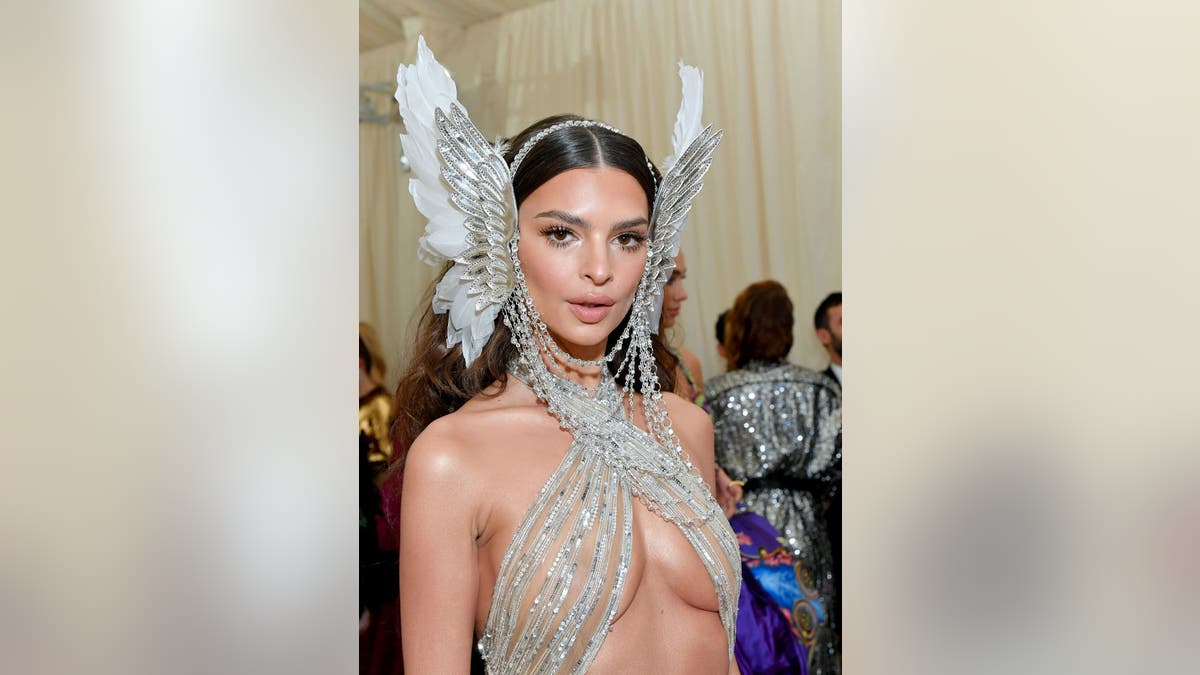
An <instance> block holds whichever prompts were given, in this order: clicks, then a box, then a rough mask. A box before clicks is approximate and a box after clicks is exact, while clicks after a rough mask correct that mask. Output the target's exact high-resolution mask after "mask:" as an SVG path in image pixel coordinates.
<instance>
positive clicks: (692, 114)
mask: <svg viewBox="0 0 1200 675" xmlns="http://www.w3.org/2000/svg"><path fill="white" fill-rule="evenodd" d="M679 79H680V80H681V81H682V83H683V96H682V99H681V100H680V102H679V113H678V114H676V116H675V130H674V131H673V132H672V133H671V154H670V155H668V156H667V158H666V159H664V160H663V165H662V169H663V180H662V185H660V186H659V189H658V196H657V198H656V199H655V202H654V214H653V215H652V216H651V218H650V222H651V224H652V226H653V229H654V240H655V242H656V244H657V245H656V246H653V247H652V248H651V251H650V256H651V259H650V261H649V263H650V265H651V271H652V273H653V274H654V275H655V277H654V278H653V279H652V282H653V283H654V286H653V287H652V293H653V295H652V296H651V302H650V330H651V331H652V332H654V333H657V332H658V324H659V320H660V319H661V317H662V305H663V287H664V286H665V285H666V283H667V280H668V279H670V278H671V271H672V270H674V269H675V256H676V255H678V254H679V246H680V243H681V242H682V235H681V233H682V230H683V226H684V224H685V223H686V222H687V214H688V211H689V210H690V209H691V205H692V200H693V199H694V198H695V197H696V194H697V193H698V192H699V191H700V187H701V179H702V178H703V177H704V174H705V172H706V171H708V167H709V165H711V164H712V152H713V150H715V149H716V146H717V143H719V142H720V141H721V132H720V131H717V132H713V131H712V127H711V126H709V127H704V126H702V123H701V121H700V118H701V116H702V114H703V112H704V74H703V73H701V72H700V69H699V68H696V67H695V66H689V65H686V64H685V63H684V62H683V61H680V62H679Z"/></svg>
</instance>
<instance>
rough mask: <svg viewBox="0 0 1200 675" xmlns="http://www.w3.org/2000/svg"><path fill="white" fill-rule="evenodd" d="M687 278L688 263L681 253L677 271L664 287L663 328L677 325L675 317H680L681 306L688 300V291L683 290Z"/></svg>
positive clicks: (678, 257)
mask: <svg viewBox="0 0 1200 675" xmlns="http://www.w3.org/2000/svg"><path fill="white" fill-rule="evenodd" d="M686 278H687V263H685V262H684V261H683V253H682V252H680V254H679V255H677V256H675V269H674V270H673V271H672V272H671V278H670V279H668V280H667V284H666V285H665V286H663V312H662V325H663V328H670V327H671V326H674V325H675V317H677V316H679V306H680V305H682V304H683V301H684V300H687V297H688V294H687V291H685V290H684V289H683V280H684V279H686Z"/></svg>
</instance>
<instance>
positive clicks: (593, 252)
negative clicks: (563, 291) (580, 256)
mask: <svg viewBox="0 0 1200 675" xmlns="http://www.w3.org/2000/svg"><path fill="white" fill-rule="evenodd" d="M585 249H586V250H585V253H584V257H585V260H584V262H583V276H584V277H586V278H587V279H590V280H591V282H592V283H593V284H595V285H597V286H603V285H604V284H606V283H608V282H609V281H611V280H612V277H613V270H612V261H610V260H609V259H608V250H607V247H606V246H605V245H604V243H603V242H601V243H599V244H592V245H590V246H586V247H585Z"/></svg>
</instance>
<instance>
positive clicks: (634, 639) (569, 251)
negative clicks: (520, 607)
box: [400, 167, 737, 674]
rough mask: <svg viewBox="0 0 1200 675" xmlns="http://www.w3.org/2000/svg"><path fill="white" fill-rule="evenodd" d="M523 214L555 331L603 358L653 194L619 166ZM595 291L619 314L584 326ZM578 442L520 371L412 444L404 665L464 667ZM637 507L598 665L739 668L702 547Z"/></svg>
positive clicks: (699, 458)
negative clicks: (519, 537)
mask: <svg viewBox="0 0 1200 675" xmlns="http://www.w3.org/2000/svg"><path fill="white" fill-rule="evenodd" d="M518 217H519V227H520V233H521V239H520V244H519V249H518V255H519V256H520V259H521V265H522V268H523V269H524V271H525V276H526V280H527V282H528V285H529V291H530V295H531V297H532V298H533V300H534V303H535V306H536V307H537V308H538V312H539V313H540V314H541V315H542V319H543V321H545V323H546V325H547V328H548V329H549V330H550V333H551V334H552V335H553V336H554V337H555V339H556V341H557V342H558V343H559V345H560V346H561V347H562V348H563V349H564V350H565V351H566V352H567V353H569V354H571V355H572V356H575V357H577V358H583V359H596V358H599V357H600V356H602V355H603V353H604V348H605V342H606V340H607V338H608V335H609V333H611V332H612V330H613V329H615V328H616V327H617V325H619V323H620V321H621V319H622V318H623V317H624V315H625V314H626V313H627V312H628V309H629V307H630V306H631V305H632V302H633V295H634V292H635V290H636V288H637V283H638V280H639V278H640V276H641V273H642V268H643V267H644V265H645V261H646V241H645V238H646V237H647V236H648V223H647V219H648V217H649V208H648V205H647V203H646V196H645V192H644V191H643V190H642V189H641V187H640V185H639V184H638V183H637V181H636V180H634V179H633V178H632V177H631V176H629V175H628V174H626V173H624V172H622V171H619V170H617V169H612V168H608V167H602V168H593V169H573V170H571V171H567V172H564V173H562V174H560V175H558V176H556V177H555V178H553V179H551V180H550V181H547V182H546V183H545V184H544V185H542V186H541V187H540V188H538V189H537V190H535V191H534V192H533V193H532V194H530V195H529V197H528V198H527V199H526V200H525V201H524V202H523V203H522V204H521V205H520V207H519V209H518ZM595 296H605V297H607V298H608V299H610V300H611V301H612V310H611V311H610V312H609V313H608V315H607V316H605V317H603V318H602V319H600V320H598V321H592V322H589V321H585V320H581V319H580V318H579V317H578V316H577V315H576V313H575V312H574V311H573V310H572V308H571V305H572V300H573V299H578V298H579V297H595ZM568 375H569V376H571V377H572V378H573V379H576V380H577V381H579V382H580V383H582V384H585V385H591V384H595V382H596V381H597V380H598V378H599V375H598V373H597V372H588V371H587V370H582V371H581V370H576V369H573V368H570V367H568ZM663 399H664V402H665V404H666V406H667V410H668V413H669V414H670V416H671V419H672V423H673V425H674V428H675V430H676V433H677V434H678V435H679V438H680V441H681V443H682V445H683V447H684V450H685V451H686V452H687V453H688V455H689V457H690V458H691V460H692V462H693V463H694V464H695V467H696V468H695V470H696V471H697V472H698V473H699V475H701V476H707V477H708V479H707V480H708V484H709V488H710V489H714V488H715V485H714V477H715V469H714V464H713V436H712V426H711V424H710V422H709V420H708V417H707V416H706V415H705V414H704V412H703V411H702V410H700V409H699V408H697V407H696V406H694V405H692V404H691V403H690V402H687V401H684V400H683V399H681V398H679V397H678V396H675V395H674V394H670V393H665V394H664V395H663ZM635 419H636V417H635ZM639 423H640V422H639ZM571 442H572V438H571V435H570V434H569V433H567V432H565V431H563V430H562V429H561V428H560V427H559V424H558V420H557V419H556V418H554V417H553V416H552V415H550V414H549V412H548V411H547V410H546V407H545V406H544V405H543V404H542V403H541V402H540V401H538V399H537V397H536V396H535V395H534V393H533V392H532V391H531V390H530V389H529V388H528V387H527V386H525V385H524V384H523V383H521V382H520V381H518V380H516V379H515V378H509V380H508V382H507V386H505V387H504V388H503V390H501V388H500V387H499V385H498V384H493V385H492V387H490V388H489V389H488V390H486V391H485V392H483V394H481V395H480V396H477V397H475V398H474V399H472V400H471V401H468V402H467V403H466V404H465V405H463V406H462V407H461V408H460V409H459V410H457V411H455V412H454V413H452V414H449V415H446V416H445V417H442V418H439V419H438V420H436V421H434V422H433V423H432V424H430V425H429V426H428V427H427V428H426V429H425V431H423V432H422V433H421V435H420V436H419V437H418V438H417V439H416V441H415V442H414V443H413V445H412V447H411V448H410V450H409V453H408V456H407V459H406V464H405V475H404V488H403V494H404V508H403V509H401V524H400V529H401V542H402V546H401V547H400V603H401V630H402V632H403V635H404V660H405V666H406V668H407V669H409V670H411V671H412V672H417V673H467V672H468V671H469V663H470V651H471V649H473V647H474V643H475V639H476V637H477V636H478V635H479V634H480V633H481V632H482V629H483V627H484V626H485V624H486V621H487V615H488V610H489V608H490V604H491V596H492V591H493V587H494V584H495V580H496V576H497V574H498V572H499V569H500V563H501V561H502V558H503V556H504V551H505V549H506V548H507V546H508V544H509V542H510V541H511V539H512V536H513V533H514V532H515V530H516V528H517V527H518V525H519V524H520V521H521V519H522V518H523V517H524V515H525V512H526V511H527V510H528V509H529V507H530V505H531V504H532V503H533V501H534V499H535V497H536V495H537V492H538V490H539V489H540V488H541V486H542V484H543V483H544V482H545V481H546V479H547V478H548V477H549V476H550V474H551V473H553V471H554V470H555V469H556V468H557V466H558V464H559V462H560V461H561V460H562V457H563V455H564V453H565V451H566V449H567V448H568V446H569V445H570V443H571ZM634 503H635V509H634V523H633V528H634V550H633V558H632V564H631V568H630V571H629V577H628V580H627V582H626V587H625V589H624V591H623V594H622V596H621V599H620V602H619V608H618V618H617V620H616V621H615V623H614V625H613V629H612V631H611V632H610V633H609V634H608V637H607V638H606V639H605V642H604V646H603V647H602V648H601V650H600V653H599V655H598V657H597V659H596V661H595V662H594V664H593V666H592V668H591V669H590V670H589V672H591V673H601V674H603V673H625V672H656V673H727V672H728V673H733V672H737V668H736V665H735V664H733V663H727V662H726V660H725V657H726V640H725V631H724V628H723V627H722V625H721V621H720V617H719V615H718V613H717V597H716V591H715V590H714V588H713V585H712V581H711V579H710V578H709V576H708V573H707V572H706V571H705V569H704V566H703V564H702V563H701V561H700V559H699V557H698V556H697V555H696V553H695V551H694V549H692V547H691V545H690V544H688V542H687V540H686V539H685V538H684V537H683V535H682V534H681V533H680V531H679V530H678V529H677V528H676V527H675V526H674V525H671V524H670V523H668V522H666V521H664V520H662V519H661V518H660V517H658V516H656V515H654V514H652V513H650V512H649V511H648V510H646V509H645V507H644V506H642V504H641V502H640V501H638V500H636V499H635V501H634Z"/></svg>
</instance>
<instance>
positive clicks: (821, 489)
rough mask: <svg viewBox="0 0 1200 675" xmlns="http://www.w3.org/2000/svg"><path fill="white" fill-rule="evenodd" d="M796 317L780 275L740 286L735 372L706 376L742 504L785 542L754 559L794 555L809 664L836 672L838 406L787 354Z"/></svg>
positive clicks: (731, 338)
mask: <svg viewBox="0 0 1200 675" xmlns="http://www.w3.org/2000/svg"><path fill="white" fill-rule="evenodd" d="M793 323H794V319H793V314H792V302H791V300H790V299H789V298H788V295H787V291H786V290H785V289H784V288H783V286H781V285H780V284H779V283H778V282H775V281H762V282H759V283H756V284H751V285H750V286H749V287H748V288H746V289H745V290H744V291H742V293H741V294H740V295H738V297H737V299H736V300H735V301H734V304H733V307H732V308H731V309H730V310H729V315H728V317H727V318H726V332H725V342H724V348H725V352H726V354H727V364H728V367H729V369H730V371H729V372H727V373H725V374H723V375H719V376H717V377H714V378H712V379H711V380H709V382H708V404H709V406H710V407H711V408H712V420H713V428H714V431H715V433H716V456H717V462H718V463H720V465H721V466H722V467H723V468H724V469H725V470H726V471H728V472H729V475H730V476H732V477H733V478H734V479H738V480H744V481H746V483H745V485H744V487H743V492H744V494H743V501H744V503H745V505H746V507H747V508H748V509H749V510H750V511H753V512H755V513H758V514H761V515H762V516H763V517H764V518H766V520H767V521H768V522H769V523H770V524H771V525H773V526H774V527H775V529H777V530H779V532H780V533H781V534H782V535H783V542H782V543H781V545H779V546H777V547H773V548H766V547H762V549H761V551H760V555H759V557H760V558H761V560H760V562H759V563H758V564H762V565H764V566H765V567H775V568H776V570H778V566H777V565H771V563H773V562H777V561H778V560H779V559H781V558H783V559H787V558H788V557H790V559H791V560H792V561H794V565H793V566H792V567H793V569H794V576H792V574H791V573H790V572H789V575H788V576H789V577H790V578H789V579H788V581H789V582H790V581H792V580H794V579H798V580H799V582H800V584H799V592H798V593H795V594H793V595H794V597H789V598H786V599H784V600H785V604H786V605H790V606H791V607H792V611H791V618H792V621H793V624H794V626H795V628H796V630H797V631H798V632H799V633H800V635H801V636H802V638H803V640H804V642H805V646H806V647H807V651H808V658H809V663H808V665H809V668H808V670H809V672H810V673H812V674H813V675H817V674H822V675H828V674H829V673H836V672H838V669H839V666H838V661H839V658H838V644H837V632H836V631H837V626H835V625H834V621H833V619H832V613H831V611H832V609H833V603H834V602H836V597H835V595H836V594H835V592H834V576H833V575H834V569H833V564H832V560H831V557H830V550H829V538H828V533H827V532H826V530H825V526H824V519H823V513H822V510H823V500H824V497H825V495H826V494H827V493H828V491H829V490H830V489H831V488H832V487H833V486H834V485H836V484H837V482H838V480H839V479H840V476H839V475H838V471H837V466H838V460H839V458H840V455H841V408H840V405H839V403H838V396H837V393H836V390H835V388H834V385H833V384H832V383H831V382H830V381H829V380H828V379H827V378H826V377H825V376H824V375H821V374H820V373H817V372H815V371H811V370H808V369H807V368H801V367H800V366H796V365H792V364H789V363H787V362H786V361H785V359H786V358H787V355H788V352H790V351H791V348H792V326H793ZM734 526H735V528H737V527H739V525H738V523H735V525H734ZM782 544H786V545H782ZM748 564H750V565H751V566H752V567H753V566H756V563H755V562H754V561H749V562H748ZM763 571H764V572H767V571H769V570H767V569H765V568H764V570H763ZM772 573H773V572H772ZM755 576H759V575H758V574H757V573H756V575H755ZM764 585H766V584H765V583H764ZM778 588H783V586H779V587H778Z"/></svg>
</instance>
